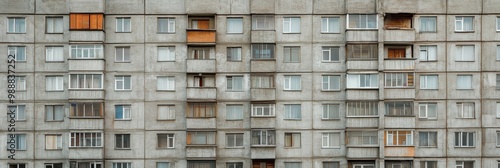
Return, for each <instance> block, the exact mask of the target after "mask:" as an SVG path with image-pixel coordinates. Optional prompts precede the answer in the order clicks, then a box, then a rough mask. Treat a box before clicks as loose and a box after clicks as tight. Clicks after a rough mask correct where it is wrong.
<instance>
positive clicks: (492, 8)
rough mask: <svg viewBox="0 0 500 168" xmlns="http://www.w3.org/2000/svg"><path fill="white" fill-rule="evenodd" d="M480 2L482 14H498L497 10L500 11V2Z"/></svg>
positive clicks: (489, 0) (491, 0)
mask: <svg viewBox="0 0 500 168" xmlns="http://www.w3.org/2000/svg"><path fill="white" fill-rule="evenodd" d="M482 2H483V3H482V5H483V6H482V7H483V10H482V12H483V13H498V9H500V1H496V0H483V1H482Z"/></svg>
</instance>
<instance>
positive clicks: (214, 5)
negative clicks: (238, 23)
mask: <svg viewBox="0 0 500 168" xmlns="http://www.w3.org/2000/svg"><path fill="white" fill-rule="evenodd" d="M185 2H186V3H185V5H186V13H188V14H209V13H210V14H212V13H214V14H215V13H217V12H218V11H219V6H220V5H223V4H220V3H219V1H212V0H186V1H185Z"/></svg>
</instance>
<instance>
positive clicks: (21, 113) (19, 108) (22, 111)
mask: <svg viewBox="0 0 500 168" xmlns="http://www.w3.org/2000/svg"><path fill="white" fill-rule="evenodd" d="M11 108H12V109H14V111H12V110H11ZM7 110H8V111H9V113H11V112H13V113H15V114H16V116H15V117H14V119H15V120H16V121H26V105H7Z"/></svg>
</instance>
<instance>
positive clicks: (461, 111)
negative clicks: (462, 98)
mask: <svg viewBox="0 0 500 168" xmlns="http://www.w3.org/2000/svg"><path fill="white" fill-rule="evenodd" d="M475 108H476V105H475V103H474V102H459V103H457V112H458V118H476V109H475ZM469 110H471V111H469Z"/></svg>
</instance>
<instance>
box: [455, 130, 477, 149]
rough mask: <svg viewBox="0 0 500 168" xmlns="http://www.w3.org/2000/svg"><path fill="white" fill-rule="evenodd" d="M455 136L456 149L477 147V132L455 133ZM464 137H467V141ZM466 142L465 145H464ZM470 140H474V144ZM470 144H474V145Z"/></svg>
mask: <svg viewBox="0 0 500 168" xmlns="http://www.w3.org/2000/svg"><path fill="white" fill-rule="evenodd" d="M464 134H465V135H464ZM454 136H455V143H454V145H455V147H475V146H476V142H475V141H476V133H475V132H455V135H454ZM464 136H465V139H463V138H464ZM471 136H472V137H471ZM457 138H458V139H457ZM470 138H471V139H470ZM464 140H465V141H466V142H465V143H466V144H465V145H464V144H463V143H464ZM469 140H472V142H470V141H469ZM457 143H458V144H457ZM470 143H472V145H471V144H470Z"/></svg>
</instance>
